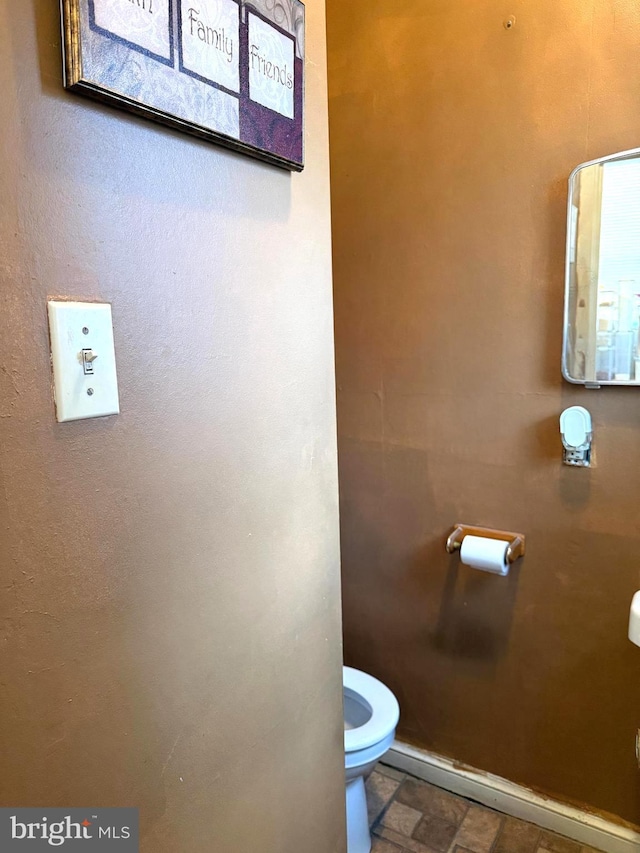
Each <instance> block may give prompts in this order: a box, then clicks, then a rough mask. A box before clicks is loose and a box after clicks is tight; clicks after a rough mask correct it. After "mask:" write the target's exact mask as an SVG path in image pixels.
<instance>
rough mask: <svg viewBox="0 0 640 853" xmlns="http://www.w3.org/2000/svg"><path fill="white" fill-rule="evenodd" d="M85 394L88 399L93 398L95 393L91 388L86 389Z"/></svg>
mask: <svg viewBox="0 0 640 853" xmlns="http://www.w3.org/2000/svg"><path fill="white" fill-rule="evenodd" d="M87 394H88V395H89V397H93V395H94V394H95V391H94V390H93V388H87Z"/></svg>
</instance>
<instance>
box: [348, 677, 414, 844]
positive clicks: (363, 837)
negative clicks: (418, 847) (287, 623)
mask: <svg viewBox="0 0 640 853" xmlns="http://www.w3.org/2000/svg"><path fill="white" fill-rule="evenodd" d="M342 671H343V675H342V684H343V693H344V753H345V754H344V760H345V777H346V786H347V853H369V851H370V850H371V834H370V833H369V819H368V816H367V798H366V793H365V788H364V780H365V778H366V776H368V774H369V773H370V772H371V771H372V770H373V768H374V767H375V765H376V763H377V762H378V761H379V760H380V759H381V758H382V756H383V755H384V754H385V752H386V751H387V750H388V749H389V747H390V746H391V744H392V743H393V738H394V736H395V733H396V726H397V725H398V720H399V719H400V707H399V705H398V700H397V699H396V697H395V696H394V695H393V693H392V692H391V691H390V690H389V688H388V687H385V685H384V684H383V683H382V682H381V681H378V679H377V678H373V676H371V675H367V674H366V673H364V672H360V670H358V669H352V668H351V667H350V666H345V667H343V670H342Z"/></svg>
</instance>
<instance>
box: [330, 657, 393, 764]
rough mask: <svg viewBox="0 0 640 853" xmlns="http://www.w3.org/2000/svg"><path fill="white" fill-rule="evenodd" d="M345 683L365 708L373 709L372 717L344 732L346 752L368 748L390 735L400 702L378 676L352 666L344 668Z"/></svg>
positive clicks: (343, 678) (345, 687) (343, 677)
mask: <svg viewBox="0 0 640 853" xmlns="http://www.w3.org/2000/svg"><path fill="white" fill-rule="evenodd" d="M342 673H343V674H342V683H343V687H344V689H345V690H347V691H349V692H350V693H351V695H352V696H353V697H354V698H355V699H356V700H357V701H359V702H361V704H363V705H364V706H365V707H366V708H368V709H370V710H371V717H370V718H369V719H368V720H367V722H366V723H364V725H362V726H358V727H357V728H354V729H347V730H345V733H344V748H345V751H346V752H356V751H357V750H359V749H368V748H369V747H370V746H373V745H374V744H376V743H379V742H380V741H381V740H384V738H386V737H388V735H390V734H391V732H392V731H393V730H394V729H395V727H396V726H397V725H398V720H399V719H400V706H399V705H398V700H397V699H396V697H395V696H394V695H393V693H392V692H391V691H390V690H389V688H388V687H386V686H385V685H384V684H383V683H382V682H381V681H378V679H377V678H374V677H373V676H372V675H367V673H366V672H360V670H359V669H352V667H350V666H345V667H343V668H342Z"/></svg>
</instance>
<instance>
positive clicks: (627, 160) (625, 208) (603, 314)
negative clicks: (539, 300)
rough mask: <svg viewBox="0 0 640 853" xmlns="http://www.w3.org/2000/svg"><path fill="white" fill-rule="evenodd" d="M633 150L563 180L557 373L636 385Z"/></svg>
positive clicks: (639, 298)
mask: <svg viewBox="0 0 640 853" xmlns="http://www.w3.org/2000/svg"><path fill="white" fill-rule="evenodd" d="M639 328H640V150H636V151H631V152H625V153H624V154H617V155H613V156H611V157H607V158H603V159H602V160H598V161H595V162H593V163H586V164H584V165H582V166H579V167H578V168H577V169H576V170H575V171H574V172H573V174H572V176H571V178H570V187H569V222H568V244H567V280H566V293H565V338H564V357H563V374H564V376H565V378H566V379H568V380H569V381H570V382H578V383H583V384H585V385H590V386H592V387H597V386H599V385H607V384H615V385H619V384H625V385H626V384H637V385H640V336H639Z"/></svg>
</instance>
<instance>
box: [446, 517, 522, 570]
mask: <svg viewBox="0 0 640 853" xmlns="http://www.w3.org/2000/svg"><path fill="white" fill-rule="evenodd" d="M465 536H482V537H484V538H485V539H500V540H501V541H503V542H509V547H508V548H507V562H508V563H509V564H510V565H512V564H513V563H515V561H516V560H519V559H520V557H524V546H525V537H524V534H523V533H508V532H507V531H505V530H491V529H490V528H489V527H470V526H469V525H468V524H456V526H455V527H454V528H453V530H452V531H451V533H450V534H449V537H448V539H447V551H448V552H449V554H455V552H456V551H459V550H460V548H462V540H463V539H464V537H465Z"/></svg>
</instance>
